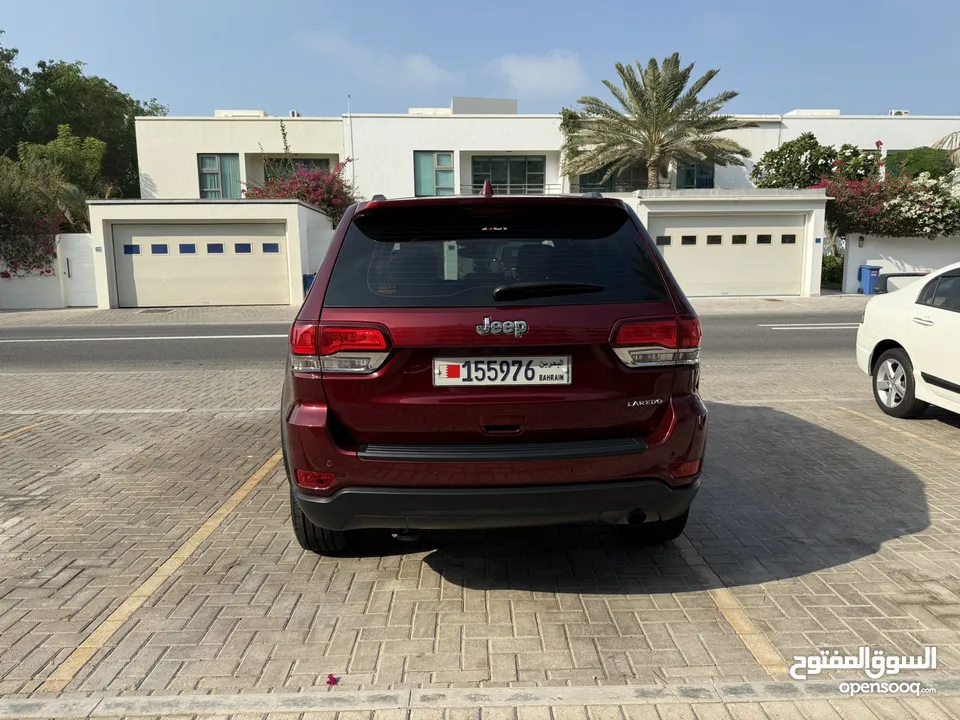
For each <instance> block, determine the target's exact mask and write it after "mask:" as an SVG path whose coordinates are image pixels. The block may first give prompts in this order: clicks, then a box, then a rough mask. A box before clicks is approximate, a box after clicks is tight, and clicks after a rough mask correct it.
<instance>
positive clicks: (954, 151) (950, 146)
mask: <svg viewBox="0 0 960 720" xmlns="http://www.w3.org/2000/svg"><path fill="white" fill-rule="evenodd" d="M933 146H934V147H935V148H937V149H938V150H946V151H947V152H948V153H950V155H949V158H950V164H951V165H953V167H955V168H960V130H957V131H956V132H952V133H950V134H949V135H945V136H944V137H942V138H940V139H939V140H937V141H936V142H935V143H934V144H933Z"/></svg>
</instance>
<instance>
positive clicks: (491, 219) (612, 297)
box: [323, 204, 668, 308]
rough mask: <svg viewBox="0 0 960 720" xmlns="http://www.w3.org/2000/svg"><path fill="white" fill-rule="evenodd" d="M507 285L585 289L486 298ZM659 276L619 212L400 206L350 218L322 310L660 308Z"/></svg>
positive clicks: (585, 208)
mask: <svg viewBox="0 0 960 720" xmlns="http://www.w3.org/2000/svg"><path fill="white" fill-rule="evenodd" d="M517 283H589V284H591V285H596V286H600V287H601V288H602V289H594V290H593V291H591V292H586V293H580V294H558V295H554V296H550V297H539V296H538V297H536V298H535V299H530V298H520V299H516V300H495V299H494V297H493V293H494V290H496V289H497V288H501V287H503V286H509V285H516V284H517ZM667 299H668V296H667V293H666V289H665V288H664V285H663V281H662V279H661V277H660V273H659V271H658V269H657V267H656V265H655V264H654V262H653V260H652V259H651V257H650V254H649V252H648V251H647V248H646V245H645V244H644V242H643V239H642V238H641V236H640V234H639V232H638V231H637V229H636V227H635V226H634V225H633V223H632V222H631V220H630V217H629V215H628V214H627V213H626V211H624V210H623V208H619V207H616V206H597V205H595V206H592V207H589V206H586V205H575V204H574V205H564V206H560V205H552V204H551V205H550V206H545V207H541V208H535V207H534V208H531V207H512V208H511V207H505V206H496V205H493V204H491V206H490V207H485V206H475V205H474V206H466V207H464V206H449V207H438V206H428V207H423V208H416V207H412V208H411V207H401V208H388V209H383V210H381V211H374V212H372V213H370V214H369V215H366V216H363V215H362V216H360V217H359V218H356V219H355V220H354V222H353V223H352V224H351V226H350V228H349V229H348V231H347V236H346V238H345V239H344V243H343V246H342V247H341V249H340V253H339V255H338V257H337V261H336V264H335V265H334V268H333V274H332V276H331V278H330V283H329V286H328V287H327V291H326V293H325V295H324V303H323V304H324V305H325V306H327V307H350V308H389V307H484V306H491V305H497V306H501V305H503V306H509V305H524V304H527V305H529V304H536V305H591V304H600V303H634V302H662V301H664V300H667Z"/></svg>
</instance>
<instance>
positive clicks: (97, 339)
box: [0, 335, 287, 344]
mask: <svg viewBox="0 0 960 720" xmlns="http://www.w3.org/2000/svg"><path fill="white" fill-rule="evenodd" d="M286 337H287V336H286V335H151V336H136V337H72V338H22V339H13V340H0V343H8V344H9V343H61V342H132V341H138V342H139V341H142V340H266V339H277V338H286Z"/></svg>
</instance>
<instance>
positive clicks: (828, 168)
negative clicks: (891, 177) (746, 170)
mask: <svg viewBox="0 0 960 720" xmlns="http://www.w3.org/2000/svg"><path fill="white" fill-rule="evenodd" d="M881 147H882V144H881V143H879V142H878V143H877V151H878V152H876V153H873V152H864V151H862V150H860V149H858V148H857V147H856V146H854V145H850V144H845V145H842V146H841V147H840V149H839V150H837V148H835V147H834V146H833V145H821V144H820V143H819V142H818V141H817V138H816V136H815V135H814V134H813V133H810V132H807V133H803V134H802V135H800V136H799V137H798V138H796V139H795V140H788V141H787V142H785V143H783V144H782V145H781V146H780V147H778V148H776V149H775V150H767V152H765V153H764V154H763V156H762V157H761V158H760V159H759V160H758V161H757V164H756V165H754V166H753V170H752V171H751V172H750V179H751V180H753V183H754V185H756V186H757V187H758V188H796V189H799V190H802V189H805V188H810V187H813V186H814V185H816V184H817V183H819V182H820V181H821V180H823V179H824V178H828V177H834V176H835V175H836V174H837V173H838V172H839V173H840V175H839V176H840V177H842V178H847V179H849V180H863V179H864V178H872V177H877V175H878V174H879V168H878V165H877V162H878V158H879V150H880V148H881Z"/></svg>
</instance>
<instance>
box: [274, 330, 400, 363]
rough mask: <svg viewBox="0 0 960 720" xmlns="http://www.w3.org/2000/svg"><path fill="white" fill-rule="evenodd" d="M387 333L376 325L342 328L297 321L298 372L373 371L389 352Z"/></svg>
mask: <svg viewBox="0 0 960 720" xmlns="http://www.w3.org/2000/svg"><path fill="white" fill-rule="evenodd" d="M389 347H390V344H389V342H388V340H387V336H386V334H385V333H384V332H383V331H382V330H381V329H379V328H376V327H350V326H347V327H338V326H326V325H319V324H317V323H309V322H299V321H298V322H296V323H294V325H293V328H292V329H291V331H290V360H291V364H292V366H293V370H294V372H312V373H317V372H333V373H356V374H363V373H371V372H374V371H375V370H377V369H378V368H379V367H380V366H381V365H383V363H384V361H385V360H386V359H387V355H388V354H389V352H388V351H389Z"/></svg>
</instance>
